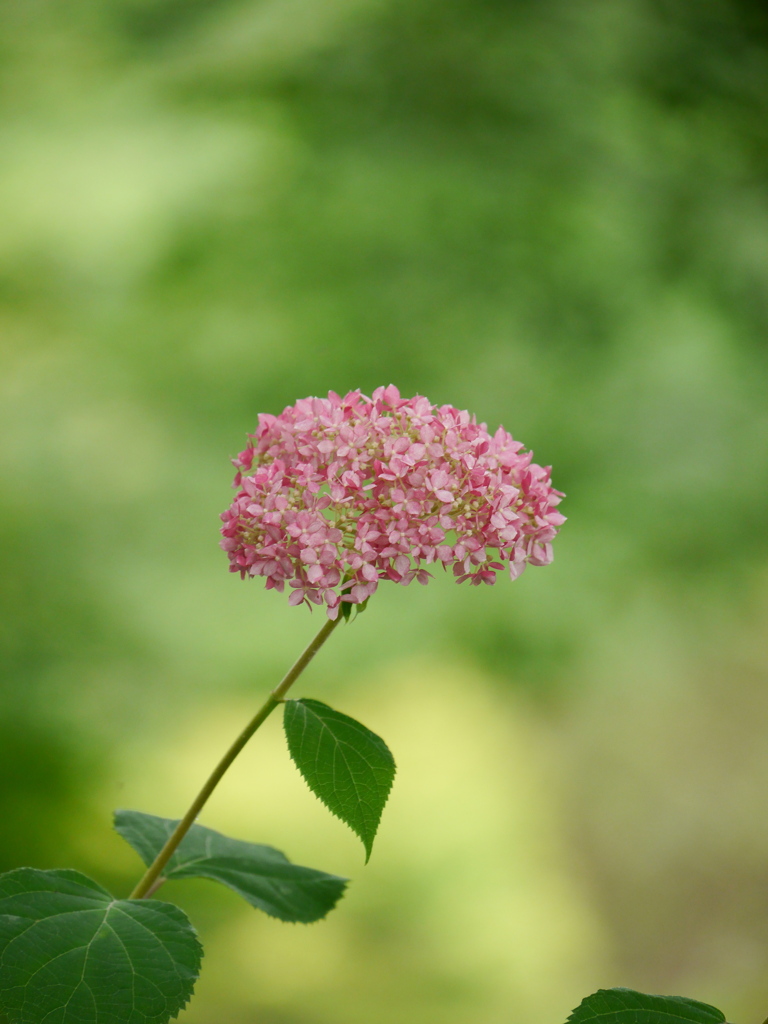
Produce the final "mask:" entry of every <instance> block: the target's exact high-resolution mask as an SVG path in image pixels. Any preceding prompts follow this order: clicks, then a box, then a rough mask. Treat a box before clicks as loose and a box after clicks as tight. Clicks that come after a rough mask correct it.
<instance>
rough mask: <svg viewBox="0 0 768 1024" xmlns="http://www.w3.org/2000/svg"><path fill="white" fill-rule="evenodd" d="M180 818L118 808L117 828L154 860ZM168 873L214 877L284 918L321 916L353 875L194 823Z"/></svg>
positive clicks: (298, 919)
mask: <svg viewBox="0 0 768 1024" xmlns="http://www.w3.org/2000/svg"><path fill="white" fill-rule="evenodd" d="M177 824H178V822H177V821H172V820H170V819H169V818H158V817H156V816H155V815H154V814H142V813H141V812H140V811H115V829H116V830H117V831H118V832H119V833H120V835H121V836H122V837H123V839H125V841H126V842H127V843H129V844H130V845H131V846H132V847H133V848H134V850H135V851H136V852H137V853H138V855H139V856H140V857H141V859H142V860H143V861H144V863H145V864H146V865H150V864H151V863H152V861H153V860H154V859H155V857H156V856H157V854H158V853H159V852H160V850H161V849H162V848H163V846H164V845H165V841H166V840H167V839H168V837H169V836H170V834H171V833H172V832H173V830H174V828H175V827H176V825H177ZM163 876H164V877H165V878H168V879H171V878H210V879H211V880H212V881H214V882H221V883H222V884H223V885H226V886H228V887H229V888H230V889H233V890H234V891H235V892H236V893H237V894H238V895H239V896H242V897H243V899H244V900H247V901H248V903H250V904H251V906H252V907H258V909H259V910H263V911H264V912H265V913H266V914H269V915H270V916H271V917H277V918H279V919H280V920H281V921H295V922H300V923H302V924H309V923H310V922H311V921H319V920H320V918H322V917H325V915H326V914H327V913H328V912H329V911H330V910H333V908H334V907H335V906H336V904H337V903H338V901H339V899H341V897H342V896H343V894H344V890H345V888H346V886H347V881H348V879H346V878H339V877H338V876H337V875H328V874H326V873H325V872H324V871H315V870H314V869H313V868H304V867H301V866H299V865H298V864H291V862H290V861H289V860H288V858H287V857H286V856H285V855H284V854H282V853H280V851H279V850H275V849H274V848H273V847H271V846H261V845H259V844H257V843H246V842H243V841H242V840H240V839H230V838H229V837H228V836H224V835H222V834H221V833H220V832H214V830H213V829H212V828H206V827H205V826H204V825H193V826H192V828H191V829H190V830H189V832H187V834H186V836H184V838H183V839H182V841H181V843H180V844H179V847H178V849H177V850H176V852H175V853H174V854H173V856H172V857H171V859H170V860H169V861H168V864H167V865H166V867H165V869H164V871H163Z"/></svg>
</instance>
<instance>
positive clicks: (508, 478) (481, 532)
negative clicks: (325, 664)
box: [221, 384, 565, 619]
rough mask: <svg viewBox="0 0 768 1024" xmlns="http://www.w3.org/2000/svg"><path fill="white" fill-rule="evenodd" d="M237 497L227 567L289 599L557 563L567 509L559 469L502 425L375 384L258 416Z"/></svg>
mask: <svg viewBox="0 0 768 1024" xmlns="http://www.w3.org/2000/svg"><path fill="white" fill-rule="evenodd" d="M232 461H233V462H234V464H235V467H236V468H237V475H236V477H235V487H236V488H237V496H236V497H235V500H234V502H233V503H232V505H231V507H230V508H229V509H228V510H227V511H226V512H224V513H223V514H222V516H221V518H222V520H223V523H224V525H223V527H222V530H221V532H222V535H223V537H222V541H221V546H222V548H223V549H224V550H225V551H226V552H227V555H228V557H229V562H230V570H231V571H232V572H239V573H240V575H241V576H242V577H243V578H245V577H247V576H262V577H264V578H265V580H266V585H267V588H268V589H274V590H278V591H281V592H282V591H283V590H284V588H285V584H286V583H287V584H288V586H289V588H290V594H289V597H288V601H289V603H290V604H292V605H298V604H320V605H324V606H325V608H326V611H327V614H328V616H329V618H331V619H335V618H336V617H337V616H338V614H339V608H340V605H341V602H342V601H344V602H347V603H351V604H360V603H362V602H363V601H365V600H367V599H368V598H369V597H370V596H371V595H372V594H373V593H374V592H375V590H376V588H377V586H378V584H379V581H380V580H391V581H393V582H395V583H401V584H404V585H407V584H409V583H412V582H413V580H417V581H418V582H419V583H422V584H425V583H427V582H428V580H429V578H430V573H428V572H427V570H426V569H425V568H424V567H423V566H424V565H429V564H432V563H436V564H438V565H442V566H443V568H444V569H447V568H448V567H451V569H452V571H453V573H454V575H455V577H456V579H457V581H458V582H459V583H463V582H464V581H469V582H471V583H473V584H474V585H478V584H480V583H486V584H492V583H494V582H495V581H496V573H497V572H500V571H502V570H505V569H506V570H507V571H508V572H509V574H510V576H511V577H512V579H516V578H517V577H518V576H519V575H520V574H521V573H522V571H523V570H524V569H525V567H526V565H548V564H549V563H550V562H551V561H552V540H553V538H554V537H555V535H556V533H557V532H558V529H559V527H560V526H561V525H562V524H563V523H564V522H565V517H564V516H563V515H561V514H560V512H557V511H555V508H556V506H557V505H558V504H559V502H560V499H561V498H562V497H563V495H562V494H561V492H560V491H556V490H555V489H554V488H553V487H552V485H551V483H550V469H549V468H548V467H547V468H543V467H542V466H538V465H536V463H534V462H532V457H531V454H530V452H525V451H523V447H522V445H521V444H520V443H519V442H518V441H515V440H513V438H512V437H511V436H510V435H509V434H508V433H507V432H506V431H505V430H504V429H503V428H502V427H499V428H498V430H497V431H496V432H495V433H494V434H492V435H491V434H489V433H488V430H487V428H486V426H485V424H484V423H480V424H478V423H477V422H476V421H475V418H474V417H473V416H470V414H469V413H468V412H465V411H462V410H459V409H455V408H453V406H450V405H443V406H434V405H431V404H430V402H429V401H428V400H427V399H426V398H424V397H422V396H421V395H416V396H415V397H414V398H402V397H401V396H400V392H399V391H398V390H397V388H396V387H395V386H394V385H392V384H390V386H389V387H387V388H377V389H376V391H374V393H373V395H372V397H370V398H368V397H366V396H365V395H363V394H361V393H360V392H359V391H351V392H350V393H349V394H348V395H345V396H344V397H343V398H342V397H340V396H339V395H337V394H335V392H333V391H331V392H329V394H328V398H302V399H301V400H300V401H298V402H297V403H296V404H295V405H292V406H288V407H287V408H286V409H284V410H283V412H282V413H281V414H280V415H279V416H272V415H269V414H266V413H262V414H260V415H259V425H258V427H257V429H256V433H255V434H253V435H251V436H250V437H249V439H248V445H247V446H246V448H245V449H244V450H243V451H242V452H240V454H239V455H238V456H237V458H236V459H233V460H232Z"/></svg>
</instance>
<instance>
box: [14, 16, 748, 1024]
mask: <svg viewBox="0 0 768 1024" xmlns="http://www.w3.org/2000/svg"><path fill="white" fill-rule="evenodd" d="M0 86H1V88H2V100H1V111H0V115H1V123H0V353H1V356H0V358H1V360H2V363H1V367H2V368H1V370H0V394H1V395H2V398H1V400H0V403H1V404H0V416H1V417H2V420H1V422H2V441H1V443H0V486H1V487H2V504H1V506H0V535H1V536H2V556H3V566H2V575H0V605H1V608H0V612H1V621H0V644H1V645H2V657H3V673H4V675H3V684H2V694H1V696H0V829H1V830H2V842H0V869H2V870H6V869H9V868H12V867H15V866H18V865H20V864H32V865H37V866H41V867H53V866H72V867H77V868H79V869H80V870H83V871H85V872H87V873H90V874H93V875H95V876H96V877H97V878H98V879H100V880H101V881H102V882H105V883H106V884H108V885H111V886H114V887H115V891H116V892H118V893H119V894H121V895H124V894H126V893H127V892H128V891H129V889H130V887H131V886H132V885H133V883H134V881H135V879H136V878H137V876H138V872H139V865H138V862H137V860H136V858H135V857H134V855H133V854H132V852H131V851H130V850H128V849H127V848H123V846H122V845H121V843H120V841H119V840H118V839H117V837H116V836H114V834H113V833H111V831H110V828H109V814H110V812H111V809H112V808H113V807H115V806H125V807H133V808H138V809H141V810H144V811H149V812H152V813H156V814H163V815H168V816H177V815H179V814H180V813H181V811H182V810H183V809H184V807H185V806H186V804H187V803H188V801H189V800H190V798H191V796H192V795H193V793H194V792H195V791H196V790H197V788H198V786H199V784H200V783H201V781H202V779H203V777H204V776H205V774H206V773H207V771H208V769H209V767H210V766H211V764H212V762H213V760H214V759H215V758H217V757H218V755H219V753H220V752H221V751H222V750H223V748H224V747H225V746H226V745H227V744H228V743H229V741H230V739H231V738H232V736H233V735H234V734H235V733H236V732H237V731H238V730H239V729H240V727H241V725H242V724H243V723H244V721H245V720H246V718H247V716H249V715H250V714H251V713H252V710H253V709H254V707H255V706H256V705H257V703H260V701H261V699H262V697H263V695H264V693H265V691H266V688H267V687H269V686H271V685H274V683H275V681H276V680H277V679H278V678H279V676H280V674H281V673H282V671H283V670H284V669H285V668H286V666H287V665H288V664H289V663H290V662H291V661H292V659H293V658H294V657H295V656H296V654H297V652H298V651H299V650H300V649H301V647H302V646H303V645H304V644H305V643H306V642H307V641H308V639H309V638H310V637H311V636H312V635H313V634H314V632H315V630H316V629H317V627H318V625H319V622H320V620H318V618H317V615H315V616H314V617H310V615H309V613H308V612H307V611H306V609H303V608H302V609H291V608H289V607H288V605H287V602H286V600H285V597H280V596H279V595H276V594H273V593H265V592H263V591H262V589H261V587H260V584H259V583H257V582H254V583H250V584H246V583H241V582H240V581H239V580H238V579H236V578H235V577H233V576H230V575H229V574H228V572H227V567H226V559H225V557H224V555H223V553H222V552H220V551H219V550H218V547H217V542H218V536H217V530H218V525H219V523H218V518H217V516H218V513H219V512H220V511H221V510H222V509H223V508H224V507H225V506H226V505H227V504H228V503H229V501H230V494H231V491H230V489H229V488H230V482H231V476H232V468H231V466H230V464H229V462H228V459H229V458H230V457H231V456H232V455H234V454H235V453H236V452H237V451H238V450H239V449H240V448H241V447H242V441H243V439H244V436H245V434H246V432H247V431H248V430H251V429H253V427H254V425H255V422H256V415H257V413H258V412H259V411H270V412H278V411H279V410H280V409H282V408H283V407H284V406H285V405H286V404H289V403H293V402H294V401H295V400H296V399H297V398H299V397H302V396H304V395H308V394H324V393H325V392H326V391H327V390H328V389H329V388H333V389H334V390H336V391H339V392H343V391H345V390H347V389H351V388H355V387H360V388H362V389H363V390H364V391H366V392H368V393H370V391H371V390H372V389H374V388H375V387H376V386H378V385H380V384H388V383H390V382H394V383H396V384H397V385H398V386H399V387H400V389H401V391H402V392H403V394H405V395H411V394H414V393H417V392H418V393H421V394H426V395H427V396H428V397H429V398H430V399H431V400H432V401H433V402H435V403H445V402H448V403H451V404H453V405H457V406H459V407H461V408H469V409H470V410H472V411H473V412H475V413H476V414H477V416H478V418H479V419H480V420H484V421H486V422H487V423H488V424H489V426H491V427H492V428H495V427H496V426H497V424H498V423H499V422H501V423H503V424H504V426H505V427H506V428H507V429H509V430H510V431H511V432H512V433H513V434H514V435H515V437H517V438H519V439H520V440H522V441H524V442H525V444H526V445H527V446H529V447H530V448H532V449H533V451H534V454H535V456H536V458H537V460H538V461H540V462H542V463H544V464H549V463H551V464H552V465H553V466H554V471H553V477H554V482H555V485H556V486H557V487H559V488H560V489H562V490H565V491H566V492H567V493H568V497H567V499H566V501H565V502H564V504H563V506H562V508H563V511H564V512H565V513H566V515H567V516H568V517H569V521H568V523H567V524H566V526H565V527H564V529H563V531H562V534H561V536H560V537H559V538H558V540H557V543H556V545H555V549H556V560H555V563H554V565H553V566H552V567H551V568H548V569H546V570H543V569H530V570H529V571H528V572H527V573H526V574H525V575H524V576H523V578H522V579H521V580H520V581H518V582H517V583H515V584H514V585H512V584H511V583H510V582H509V581H508V580H507V581H500V583H499V585H497V586H496V587H494V588H478V589H475V588H467V587H457V586H455V585H454V583H453V582H452V580H451V579H449V578H438V579H436V580H435V581H434V582H433V583H431V584H430V586H429V587H428V588H426V589H424V588H421V587H411V588H399V587H386V586H385V587H382V588H381V589H380V590H379V592H378V593H377V595H376V598H375V601H374V602H372V605H371V607H370V609H369V610H368V612H367V613H366V614H365V615H364V616H363V617H362V618H360V619H359V620H358V621H356V622H354V623H353V624H352V625H350V626H347V627H344V628H343V629H342V630H341V631H340V632H339V633H337V634H336V635H335V636H334V638H333V643H332V644H331V645H330V646H329V647H328V648H326V649H325V650H324V651H323V653H322V655H321V656H320V657H319V658H318V660H317V662H316V663H315V664H314V665H313V666H312V668H311V670H310V672H308V674H307V676H306V677H305V679H304V681H303V682H302V683H301V685H300V687H299V692H300V694H304V695H307V696H315V697H318V698H320V699H323V700H327V701H328V702H330V703H332V704H334V705H335V706H337V707H339V708H340V709H341V710H344V711H346V712H347V713H349V714H352V715H355V716H357V717H360V718H361V719H362V720H363V721H364V722H365V723H366V724H367V725H369V726H370V727H371V728H373V729H374V730H376V731H377V732H379V733H381V734H382V735H383V736H384V737H385V739H386V740H387V741H388V742H389V744H390V746H391V747H392V749H393V752H394V754H395V757H396V759H397V761H398V764H399V768H400V771H399V775H398V779H397V781H396V784H395V789H394V791H393V795H392V797H391V800H390V803H389V805H388V807H387V809H386V811H385V814H384V819H383V824H382V830H381V833H380V837H379V839H378V840H377V845H376V849H375V850H374V855H373V858H372V861H371V864H370V865H369V866H368V867H365V868H364V867H363V856H362V849H361V847H360V844H359V843H358V842H357V841H356V840H355V839H354V837H353V836H352V835H351V833H349V832H348V831H347V830H346V829H345V828H344V826H343V825H341V823H339V822H338V821H337V820H335V819H332V818H331V816H330V815H328V814H327V812H325V810H324V809H323V808H322V807H321V806H320V805H319V804H318V803H317V801H315V800H314V798H313V797H312V796H311V795H309V794H308V793H307V792H306V790H305V789H304V786H303V783H302V782H301V780H300V778H299V776H298V774H297V773H296V771H295V769H294V768H293V767H292V765H291V764H290V762H289V761H288V758H287V755H286V754H285V752H284V750H283V741H282V738H281V731H280V725H279V722H278V720H277V718H275V719H274V720H271V721H270V722H269V723H268V726H267V727H265V729H264V730H263V732H262V733H260V735H259V738H258V740H257V741H255V742H254V744H253V746H252V748H250V749H248V750H247V751H246V753H245V754H244V755H243V756H242V758H241V760H240V761H239V762H238V763H237V765H236V766H235V768H234V769H233V771H232V772H231V774H230V776H228V778H227V780H226V781H225V783H224V784H223V785H222V787H221V789H220V790H219V791H218V792H217V794H216V796H215V797H214V799H213V800H212V801H211V804H210V807H209V808H208V809H207V810H206V812H205V814H204V816H203V821H204V822H205V823H206V824H208V825H211V826H213V827H216V828H220V829H222V830H226V831H229V832H231V833H233V834H234V835H236V836H238V837H240V838H244V839H250V840H253V841H260V842H267V843H271V844H274V845H276V846H278V847H280V848H281V849H283V850H285V852H286V853H287V854H288V856H290V857H291V858H292V859H294V860H296V861H297V862H299V863H304V864H309V865H311V866H314V867H318V868H322V869H325V870H328V871H333V872H336V873H341V874H348V875H350V876H351V877H352V879H353V883H352V885H351V886H350V889H349V894H348V896H347V898H346V899H345V900H344V901H343V903H342V904H341V906H340V908H339V909H338V910H337V911H336V912H335V913H334V914H333V915H332V916H331V917H330V918H329V919H328V920H327V921H326V922H323V923H320V924H317V925H314V926H310V927H307V928H304V927H301V926H289V925H284V924H280V923H279V922H275V921H272V920H270V919H268V918H266V917H264V916H260V915H259V914H257V913H256V912H254V911H253V910H251V909H250V908H248V907H247V906H246V905H245V904H240V903H239V902H238V900H237V899H236V898H235V897H234V896H233V895H232V894H230V893H228V892H227V891H225V890H219V889H217V888H216V887H215V886H213V885H211V884H209V883H205V882H199V883H195V882H188V883H183V884H177V885H176V890H175V894H174V890H173V889H172V888H171V887H170V886H169V888H168V889H167V890H166V891H167V894H168V896H169V897H170V898H174V896H175V898H177V899H178V900H179V902H180V903H181V904H182V905H183V906H184V907H185V909H187V911H188V912H189V913H190V914H191V916H192V917H193V919H194V921H195V923H196V924H197V925H198V927H199V930H200V932H201V936H202V938H203V940H204V943H205V945H206V950H207V955H206V960H205V964H204V971H203V976H202V978H201V980H200V982H199V985H198V995H197V998H196V1000H195V1001H194V1002H193V1004H192V1005H191V1007H190V1008H189V1009H188V1010H187V1011H185V1012H184V1013H183V1014H182V1015H181V1018H180V1020H183V1022H184V1024H360V1022H366V1024H385V1022H386V1024H393V1022H397V1024H401V1022H402V1024H417V1022H418V1024H510V1022H523V1021H524V1022H525V1024H562V1021H563V1020H564V1019H565V1017H566V1016H567V1013H568V1012H569V1010H570V1009H571V1008H572V1007H573V1006H574V1005H576V1004H577V1003H578V1002H579V1000H580V999H581V997H582V996H583V995H585V994H587V993H588V992H590V991H592V990H594V989H596V988H598V987H601V986H603V987H604V986H612V985H627V986H630V987H636V988H640V989H644V990H649V991H653V992H667V993H677V994H686V995H691V996H696V997H698V998H700V999H704V1000H707V1001H710V1002H714V1003H716V1004H719V1005H722V1006H723V1008H724V1009H725V1010H726V1012H727V1015H728V1018H729V1020H735V1021H739V1022H741V1024H748V1022H757V1021H760V1020H762V1019H763V1018H764V1017H765V1016H766V1013H768V970H767V968H768V824H767V823H768V741H767V740H766V733H768V687H767V686H766V683H768V653H767V652H766V636H768V537H767V535H766V530H765V519H766V511H765V509H766V500H767V499H768V458H767V456H766V452H767V448H768V402H767V401H766V382H767V381H768V374H767V373H766V370H767V368H768V367H767V364H768V346H767V345H766V337H767V331H768V11H767V9H766V8H765V6H764V4H763V3H762V2H754V3H750V2H747V0H697V2H687V3H686V2H683V0H679V2H674V0H575V2H574V0H539V2H537V3H525V2H522V0H109V2H105V0H69V2H67V3H55V2H53V0H4V2H2V3H0Z"/></svg>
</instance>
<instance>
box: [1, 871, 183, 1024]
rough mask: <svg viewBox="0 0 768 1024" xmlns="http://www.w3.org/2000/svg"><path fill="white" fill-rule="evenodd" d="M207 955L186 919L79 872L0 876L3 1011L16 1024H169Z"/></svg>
mask: <svg viewBox="0 0 768 1024" xmlns="http://www.w3.org/2000/svg"><path fill="white" fill-rule="evenodd" d="M201 957H202V949H201V947H200V943H199V942H198V941H197V936H196V935H195V931H194V929H193V928H192V925H191V924H190V923H189V921H188V920H187V917H186V915H185V914H184V913H183V912H182V911H181V910H179V908H178V907H174V906H172V905H171V904H170V903H161V902H160V901H159V900H116V899H114V898H113V897H112V896H111V895H110V894H109V893H108V892H107V890H106V889H102V887H101V886H100V885H98V884H97V883H96V882H93V881H92V880H91V879H90V878H87V877H86V876H85V875H81V874H80V873H79V872H78V871H69V870H64V871H38V870H36V869H34V868H18V869H17V870H16V871H9V872H8V873H7V874H5V875H0V1007H2V1009H3V1010H4V1011H5V1013H6V1014H7V1016H8V1018H9V1020H11V1021H13V1024H41V1022H42V1021H45V1022H46V1024H84V1022H86V1021H87V1022H88V1024H91V1022H93V1024H166V1022H167V1021H169V1020H170V1019H171V1018H172V1017H175V1016H176V1015H177V1014H178V1012H179V1010H181V1009H182V1007H183V1006H184V1005H185V1003H186V1002H187V1000H188V999H189V997H190V996H191V995H192V989H193V987H194V984H195V981H196V979H197V976H198V974H199V973H200V960H201Z"/></svg>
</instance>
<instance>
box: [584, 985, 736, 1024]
mask: <svg viewBox="0 0 768 1024" xmlns="http://www.w3.org/2000/svg"><path fill="white" fill-rule="evenodd" d="M593 1022H594V1024H725V1015H724V1014H723V1013H722V1012H721V1011H720V1010H718V1009H717V1008H716V1007H714V1006H710V1005H709V1003H699V1002H697V1001H696V1000H695V999H686V998H685V997H684V996H649V995H646V994H645V993H644V992H633V991H632V989H629V988H601V989H600V990H599V991H597V992H594V993H593V994H592V995H591V996H587V998H586V999H583V1000H582V1001H581V1003H580V1005H579V1006H577V1007H576V1009H575V1010H574V1011H573V1013H572V1014H571V1015H570V1017H569V1018H568V1021H567V1024H593Z"/></svg>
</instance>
